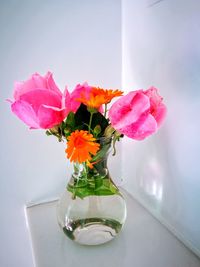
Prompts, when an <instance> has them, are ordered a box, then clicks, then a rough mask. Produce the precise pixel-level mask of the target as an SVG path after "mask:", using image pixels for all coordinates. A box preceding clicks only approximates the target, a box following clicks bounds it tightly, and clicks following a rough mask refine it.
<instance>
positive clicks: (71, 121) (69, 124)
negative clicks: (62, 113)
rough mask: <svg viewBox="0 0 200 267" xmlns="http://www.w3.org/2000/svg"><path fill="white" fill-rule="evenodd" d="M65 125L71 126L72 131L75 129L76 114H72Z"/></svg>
mask: <svg viewBox="0 0 200 267" xmlns="http://www.w3.org/2000/svg"><path fill="white" fill-rule="evenodd" d="M65 124H66V125H67V126H70V127H71V128H72V129H73V128H74V127H75V114H74V113H73V112H70V113H69V114H68V116H67V118H66V120H65Z"/></svg>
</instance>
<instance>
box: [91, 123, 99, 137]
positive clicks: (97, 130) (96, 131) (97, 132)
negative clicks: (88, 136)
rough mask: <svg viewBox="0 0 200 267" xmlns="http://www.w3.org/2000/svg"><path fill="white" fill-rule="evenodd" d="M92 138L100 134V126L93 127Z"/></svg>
mask: <svg viewBox="0 0 200 267" xmlns="http://www.w3.org/2000/svg"><path fill="white" fill-rule="evenodd" d="M93 133H94V136H95V137H97V136H98V135H99V134H100V133H101V126H100V125H99V124H98V125H96V126H95V127H94V131H93Z"/></svg>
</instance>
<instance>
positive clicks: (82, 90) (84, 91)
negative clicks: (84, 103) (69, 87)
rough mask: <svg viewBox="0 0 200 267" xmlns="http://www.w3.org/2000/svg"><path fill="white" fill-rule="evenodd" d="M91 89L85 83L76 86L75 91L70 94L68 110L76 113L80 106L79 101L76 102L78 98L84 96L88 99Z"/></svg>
mask: <svg viewBox="0 0 200 267" xmlns="http://www.w3.org/2000/svg"><path fill="white" fill-rule="evenodd" d="M91 89H92V87H91V86H89V85H88V84H87V83H86V82H85V83H84V84H82V85H81V84H78V85H77V86H76V87H75V89H74V90H73V91H72V93H71V94H70V106H71V107H70V109H71V111H73V112H76V111H77V109H78V108H79V106H80V104H81V103H80V101H77V99H78V98H80V97H81V95H84V96H86V97H88V98H89V97H90V91H91Z"/></svg>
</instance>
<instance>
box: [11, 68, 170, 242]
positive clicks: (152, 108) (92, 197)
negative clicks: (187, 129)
mask: <svg viewBox="0 0 200 267" xmlns="http://www.w3.org/2000/svg"><path fill="white" fill-rule="evenodd" d="M115 98H118V99H117V100H116V101H115V102H114V103H113V104H112V105H111V101H112V100H113V99H115ZM162 100H163V99H162V97H161V96H160V95H159V94H158V90H157V89H156V88H155V87H151V88H149V89H148V90H145V91H144V90H137V91H131V92H129V93H128V94H126V95H123V92H122V91H120V90H118V89H116V90H112V89H102V88H99V87H94V86H90V85H88V84H87V83H84V84H82V85H80V84H78V85H77V86H76V87H75V89H74V90H73V91H72V92H71V93H69V91H68V89H67V88H66V89H65V91H64V93H62V92H61V91H60V90H59V88H58V87H57V85H56V84H55V82H54V80H53V77H52V73H50V72H48V73H47V74H46V75H45V76H44V77H42V76H40V75H39V74H37V73H36V74H33V75H32V77H31V78H30V79H29V80H27V81H25V82H16V83H15V87H14V100H10V102H11V109H12V111H13V113H14V114H15V115H17V117H18V118H19V119H21V120H22V121H23V122H24V123H25V124H27V125H28V126H29V127H30V128H31V129H45V130H46V134H47V135H48V136H55V137H56V138H58V141H65V142H66V146H67V147H66V150H65V151H66V156H67V158H68V159H69V160H70V161H71V162H73V165H74V172H73V174H72V176H71V179H70V181H69V182H68V184H67V188H66V190H65V192H64V194H63V196H62V197H61V199H60V201H59V204H58V212H57V214H58V222H59V225H60V226H61V228H62V229H63V231H64V233H65V234H66V235H67V236H68V237H69V238H71V239H72V240H75V241H76V242H78V243H81V244H88V245H94V244H101V243H105V242H107V241H109V240H111V239H112V238H113V237H114V236H115V235H116V234H117V233H118V232H119V231H120V230H121V228H122V226H123V224H124V222H125V218H126V204H125V201H124V198H123V196H122V194H121V192H120V190H119V188H118V187H117V186H116V185H115V184H114V182H113V180H112V179H111V177H110V174H109V171H108V167H107V157H108V154H109V152H110V151H112V154H113V155H115V153H116V149H115V143H116V141H119V140H120V139H121V138H123V136H124V135H125V136H127V137H130V138H132V139H135V140H143V139H145V138H146V137H148V136H150V135H151V134H153V133H155V132H156V131H157V130H158V128H159V127H160V125H161V123H162V122H163V119H164V117H165V114H166V107H165V105H164V104H163V101H162ZM86 230H87V231H86Z"/></svg>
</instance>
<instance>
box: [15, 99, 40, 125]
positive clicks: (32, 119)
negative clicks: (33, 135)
mask: <svg viewBox="0 0 200 267" xmlns="http://www.w3.org/2000/svg"><path fill="white" fill-rule="evenodd" d="M11 109H12V112H13V113H14V114H15V115H17V117H18V118H19V119H21V120H22V121H23V122H24V123H26V124H27V125H28V126H30V127H31V128H33V129H38V128H40V127H39V123H38V119H37V116H36V114H35V112H34V110H33V108H32V106H31V105H29V104H28V103H27V102H24V101H22V100H18V101H16V102H14V103H13V104H12V105H11Z"/></svg>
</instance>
